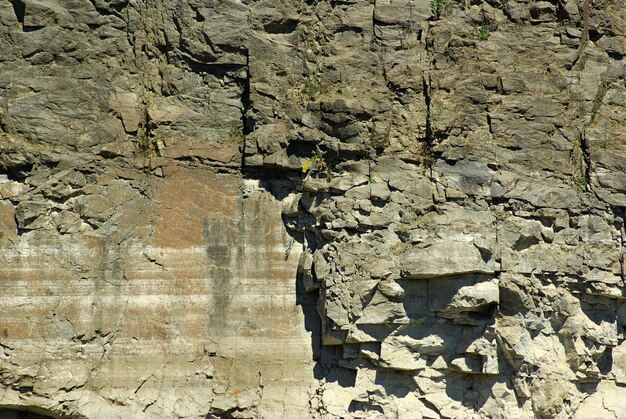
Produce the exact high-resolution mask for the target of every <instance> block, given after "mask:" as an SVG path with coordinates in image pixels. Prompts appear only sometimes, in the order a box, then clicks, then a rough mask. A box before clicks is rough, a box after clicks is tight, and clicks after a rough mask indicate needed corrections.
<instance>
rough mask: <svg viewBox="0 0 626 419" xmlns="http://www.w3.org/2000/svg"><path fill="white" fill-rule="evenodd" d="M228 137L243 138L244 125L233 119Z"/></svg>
mask: <svg viewBox="0 0 626 419" xmlns="http://www.w3.org/2000/svg"><path fill="white" fill-rule="evenodd" d="M228 137H229V138H231V139H241V138H243V127H242V126H241V125H239V123H238V122H235V121H233V122H232V123H231V124H230V130H229V131H228Z"/></svg>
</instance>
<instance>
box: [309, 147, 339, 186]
mask: <svg viewBox="0 0 626 419" xmlns="http://www.w3.org/2000/svg"><path fill="white" fill-rule="evenodd" d="M309 172H310V173H323V174H324V175H325V177H326V181H327V182H330V181H331V180H332V178H333V174H332V172H331V170H330V167H329V166H328V163H327V162H326V159H325V158H324V156H322V155H320V154H317V153H316V154H313V155H312V156H311V157H309V158H308V159H306V160H305V161H304V163H302V173H309Z"/></svg>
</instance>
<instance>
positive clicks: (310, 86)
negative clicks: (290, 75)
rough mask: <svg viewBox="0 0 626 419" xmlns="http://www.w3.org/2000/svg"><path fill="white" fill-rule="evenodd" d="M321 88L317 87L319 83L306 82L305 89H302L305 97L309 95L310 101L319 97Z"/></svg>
mask: <svg viewBox="0 0 626 419" xmlns="http://www.w3.org/2000/svg"><path fill="white" fill-rule="evenodd" d="M319 90H320V89H319V86H318V85H317V83H315V82H313V81H311V80H309V81H308V82H306V83H305V84H304V87H302V93H304V94H305V95H307V96H308V97H309V99H313V98H314V97H315V96H317V94H318V93H319Z"/></svg>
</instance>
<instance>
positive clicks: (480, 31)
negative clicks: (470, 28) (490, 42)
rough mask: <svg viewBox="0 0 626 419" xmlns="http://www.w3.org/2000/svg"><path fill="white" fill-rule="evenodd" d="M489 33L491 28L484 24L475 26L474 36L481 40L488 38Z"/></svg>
mask: <svg viewBox="0 0 626 419" xmlns="http://www.w3.org/2000/svg"><path fill="white" fill-rule="evenodd" d="M489 35H491V30H490V29H489V28H488V27H486V26H478V27H477V28H476V36H477V37H478V39H479V40H481V41H486V40H487V39H489Z"/></svg>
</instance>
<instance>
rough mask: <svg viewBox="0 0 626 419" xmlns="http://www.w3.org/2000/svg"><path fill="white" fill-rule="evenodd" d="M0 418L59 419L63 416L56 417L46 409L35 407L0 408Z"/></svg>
mask: <svg viewBox="0 0 626 419" xmlns="http://www.w3.org/2000/svg"><path fill="white" fill-rule="evenodd" d="M0 418H2V419H61V418H63V416H59V415H56V414H54V413H52V412H50V411H48V410H46V409H43V408H41V407H36V406H28V407H23V406H15V407H9V406H1V407H0Z"/></svg>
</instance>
